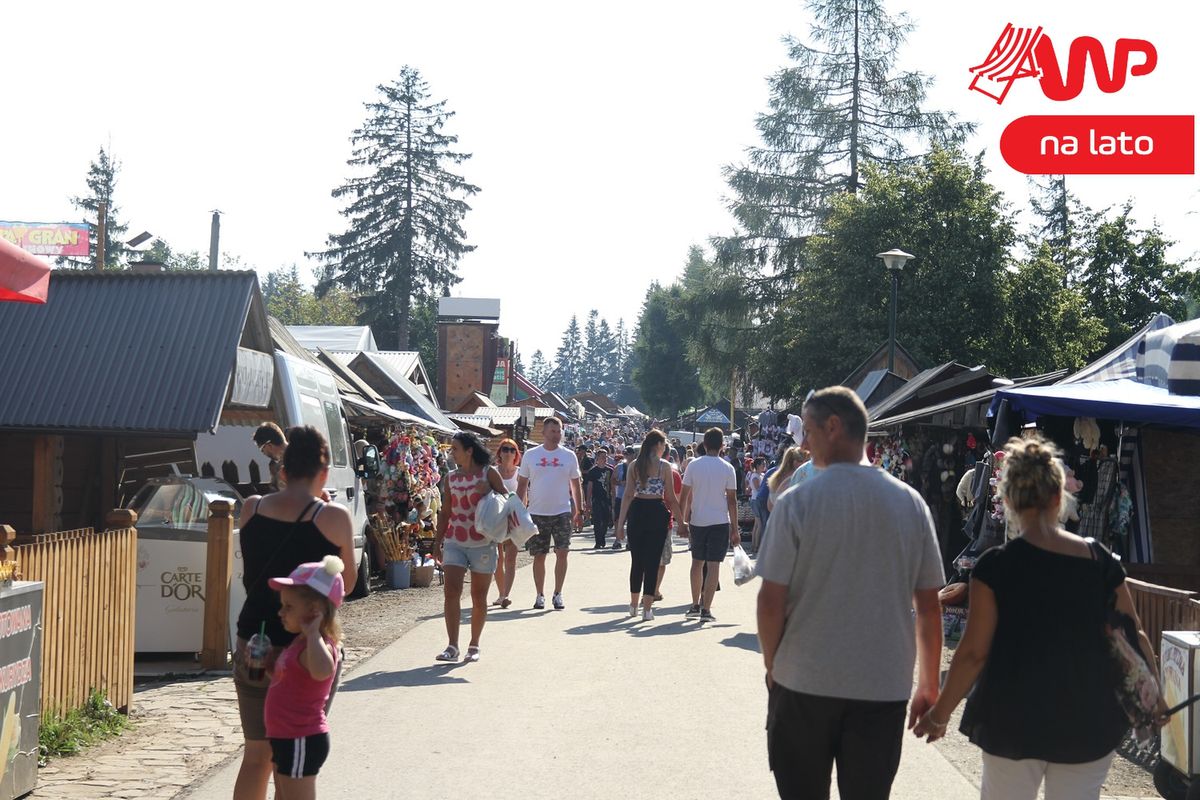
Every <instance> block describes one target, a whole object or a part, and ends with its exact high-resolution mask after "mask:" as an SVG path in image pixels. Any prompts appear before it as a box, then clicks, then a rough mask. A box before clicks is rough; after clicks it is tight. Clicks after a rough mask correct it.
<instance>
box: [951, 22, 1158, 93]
mask: <svg viewBox="0 0 1200 800" xmlns="http://www.w3.org/2000/svg"><path fill="white" fill-rule="evenodd" d="M1131 56H1132V58H1131ZM1134 59H1136V61H1134ZM1089 61H1090V63H1091V72H1092V74H1093V75H1094V76H1095V79H1096V86H1097V87H1098V88H1099V89H1100V91H1102V92H1106V93H1108V94H1112V93H1113V92H1119V91H1121V89H1122V88H1124V86H1125V81H1126V79H1127V77H1138V76H1141V75H1149V74H1150V73H1151V72H1153V71H1154V68H1155V66H1157V65H1158V51H1157V50H1155V49H1154V45H1153V44H1151V43H1150V42H1148V41H1146V40H1145V39H1118V40H1117V43H1116V47H1115V48H1114V51H1113V59H1112V68H1111V69H1110V68H1109V63H1108V58H1107V55H1106V54H1105V51H1104V45H1103V44H1101V43H1100V40H1098V39H1096V38H1094V37H1092V36H1080V37H1079V38H1077V39H1075V41H1073V42H1071V49H1070V51H1069V53H1068V56H1067V66H1066V74H1065V75H1064V74H1063V73H1061V72H1060V71H1059V60H1058V55H1057V54H1056V53H1055V52H1054V43H1053V42H1052V41H1050V35H1049V34H1046V33H1043V32H1042V27H1041V26H1040V25H1039V26H1038V27H1037V28H1016V27H1013V24H1012V23H1011V22H1010V23H1008V24H1007V25H1005V26H1004V31H1003V32H1002V33H1001V34H1000V38H998V39H997V40H996V43H995V44H994V45H992V49H991V51H990V52H989V53H988V55H987V58H986V59H985V60H984V62H983V63H982V64H980V65H979V66H976V67H971V69H970V71H971V72H972V73H974V75H975V78H974V79H973V80H972V81H971V85H970V87H969V88H970V89H971V90H973V91H976V92H979V93H980V94H984V95H987V96H988V97H990V98H992V99H993V100H995V101H996V102H997V103H1003V102H1004V98H1005V97H1006V96H1007V95H1008V90H1009V89H1011V88H1012V85H1013V83H1014V82H1015V81H1017V80H1020V79H1021V78H1037V79H1038V83H1039V84H1040V85H1041V87H1042V94H1044V95H1046V97H1048V98H1050V99H1051V100H1058V101H1063V100H1074V99H1075V98H1076V97H1078V96H1079V93H1080V92H1082V91H1083V85H1084V81H1085V79H1086V77H1087V72H1088V63H1089ZM1131 61H1134V63H1131Z"/></svg>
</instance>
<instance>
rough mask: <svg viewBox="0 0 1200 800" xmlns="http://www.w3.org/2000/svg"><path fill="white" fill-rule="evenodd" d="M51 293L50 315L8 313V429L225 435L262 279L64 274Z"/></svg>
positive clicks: (1, 335)
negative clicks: (220, 427) (229, 398)
mask: <svg viewBox="0 0 1200 800" xmlns="http://www.w3.org/2000/svg"><path fill="white" fill-rule="evenodd" d="M50 286H51V288H50V302H48V303H47V304H46V305H32V304H25V303H0V341H2V342H4V351H3V355H0V386H2V387H3V390H2V391H0V428H5V429H10V430H12V429H24V430H45V431H56V430H57V431H97V432H101V431H119V432H139V433H142V432H145V433H150V432H153V433H164V434H187V435H192V434H195V433H197V432H200V431H211V430H213V429H215V428H216V426H217V422H218V420H219V419H220V415H221V406H222V405H223V404H224V402H225V393H226V390H227V389H228V385H229V380H230V375H231V373H232V372H233V369H234V366H235V365H236V363H237V347H238V342H239V341H240V340H241V338H242V330H243V328H244V327H245V325H246V317H247V314H248V313H249V312H250V308H251V305H252V303H253V301H254V299H255V298H256V297H257V296H258V276H257V275H256V274H255V273H253V272H168V273H157V274H132V273H103V272H101V273H96V272H67V271H58V270H55V272H54V273H53V274H52V275H51V276H50ZM260 307H261V301H260Z"/></svg>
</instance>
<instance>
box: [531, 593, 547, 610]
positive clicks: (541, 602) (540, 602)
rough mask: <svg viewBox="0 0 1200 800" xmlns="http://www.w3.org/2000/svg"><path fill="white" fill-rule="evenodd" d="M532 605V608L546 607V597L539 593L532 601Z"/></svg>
mask: <svg viewBox="0 0 1200 800" xmlns="http://www.w3.org/2000/svg"><path fill="white" fill-rule="evenodd" d="M533 607H534V608H545V607H546V598H545V597H544V596H542V595H540V594H539V595H538V596H537V599H536V600H534V601H533Z"/></svg>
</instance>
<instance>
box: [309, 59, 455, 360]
mask: <svg viewBox="0 0 1200 800" xmlns="http://www.w3.org/2000/svg"><path fill="white" fill-rule="evenodd" d="M378 93H379V97H378V99H376V100H375V101H373V102H370V103H367V104H366V107H367V111H368V117H367V120H366V122H364V123H363V125H362V127H360V128H358V129H357V130H355V131H354V134H353V135H352V137H351V142H352V143H353V146H354V150H353V155H352V156H351V158H350V160H349V161H348V162H347V163H348V164H349V165H350V166H351V167H353V168H355V169H356V170H357V171H358V173H359V174H357V175H356V176H355V177H352V178H350V179H348V180H347V181H346V182H345V183H344V184H342V185H341V186H339V187H338V188H336V189H334V190H333V196H334V197H335V198H337V199H339V200H344V201H346V205H345V206H344V207H343V209H342V215H343V216H344V217H346V219H347V221H348V223H349V224H348V227H347V229H346V231H345V232H343V233H340V234H334V235H331V236H330V237H329V240H328V249H327V250H325V251H323V252H321V253H318V254H316V256H317V257H318V258H320V259H321V260H322V261H324V262H325V263H326V264H329V265H332V266H334V267H335V268H336V272H335V273H334V275H333V276H332V278H331V279H326V280H324V281H322V282H321V283H320V284H318V290H319V291H320V292H321V293H323V292H324V291H325V290H326V289H327V288H328V287H329V286H330V285H331V284H332V282H334V281H336V282H337V283H339V284H340V285H342V286H344V287H346V288H347V289H349V290H350V291H351V292H352V293H353V294H354V295H355V296H356V297H359V298H360V302H361V303H362V315H361V321H362V322H363V323H364V324H369V325H371V326H372V327H373V328H375V332H376V336H379V335H381V333H382V331H381V328H382V326H384V325H387V326H390V327H391V328H392V330H393V331H394V341H395V346H396V348H397V349H400V350H407V349H409V348H410V347H411V346H413V345H412V342H410V338H412V337H413V335H414V332H413V326H414V317H423V316H424V315H425V307H426V306H427V305H428V302H429V301H430V300H431V299H434V298H436V297H437V296H439V294H442V293H445V292H448V291H449V287H450V286H452V285H454V284H456V283H458V282H459V281H460V280H461V279H460V278H459V276H458V274H457V273H456V271H455V270H456V267H457V263H458V259H459V258H460V257H461V256H462V255H463V254H464V253H467V252H470V251H471V250H473V249H474V248H473V246H471V245H468V244H466V233H465V231H464V230H463V228H462V221H463V219H464V217H465V216H466V214H467V212H468V211H469V210H470V206H469V205H467V203H466V200H465V199H464V198H466V197H469V196H471V195H474V194H475V193H477V192H478V191H479V188H478V187H476V186H473V185H471V184H470V183H467V182H466V181H465V180H464V179H463V178H462V177H461V176H459V175H456V174H454V173H453V172H451V171H450V168H451V167H453V166H455V165H458V164H462V163H463V162H465V161H466V160H467V159H468V158H470V155H469V154H467V153H461V152H458V151H456V150H455V149H454V145H455V144H456V143H457V142H458V138H457V137H456V136H453V135H451V134H449V133H446V132H445V126H446V123H447V122H448V121H449V120H450V119H451V118H452V117H453V116H454V114H453V112H450V111H447V110H446V101H444V100H440V101H435V100H433V99H432V97H431V96H430V93H429V85H428V84H427V83H426V82H425V80H424V79H422V77H421V75H420V72H418V71H417V70H416V69H414V68H412V67H404V68H403V69H402V70H401V71H400V77H399V78H398V79H397V80H395V81H392V82H391V83H388V84H384V85H381V86H379V87H378ZM422 322H423V320H422ZM423 335H424V334H421V335H420V336H423ZM420 336H418V338H420ZM418 349H421V348H418Z"/></svg>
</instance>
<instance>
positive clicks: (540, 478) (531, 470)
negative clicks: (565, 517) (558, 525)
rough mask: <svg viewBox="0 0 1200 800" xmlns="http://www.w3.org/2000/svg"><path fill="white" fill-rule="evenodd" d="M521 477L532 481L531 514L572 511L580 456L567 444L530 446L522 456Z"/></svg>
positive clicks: (545, 514) (555, 513)
mask: <svg viewBox="0 0 1200 800" xmlns="http://www.w3.org/2000/svg"><path fill="white" fill-rule="evenodd" d="M517 475H518V476H519V477H522V478H525V479H526V480H527V481H529V495H528V499H529V513H530V514H537V515H538V516H541V517H552V516H555V515H557V514H569V513H571V481H572V480H578V479H579V478H580V474H579V459H578V458H576V457H575V454H574V453H573V452H571V451H570V450H567V449H566V448H564V447H556V448H554V449H553V450H547V449H546V448H545V447H544V446H542V445H538V446H537V447H533V448H530V449H529V450H527V451H526V452H525V454H524V455H523V456H521V467H520V470H519V471H518V472H517Z"/></svg>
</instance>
